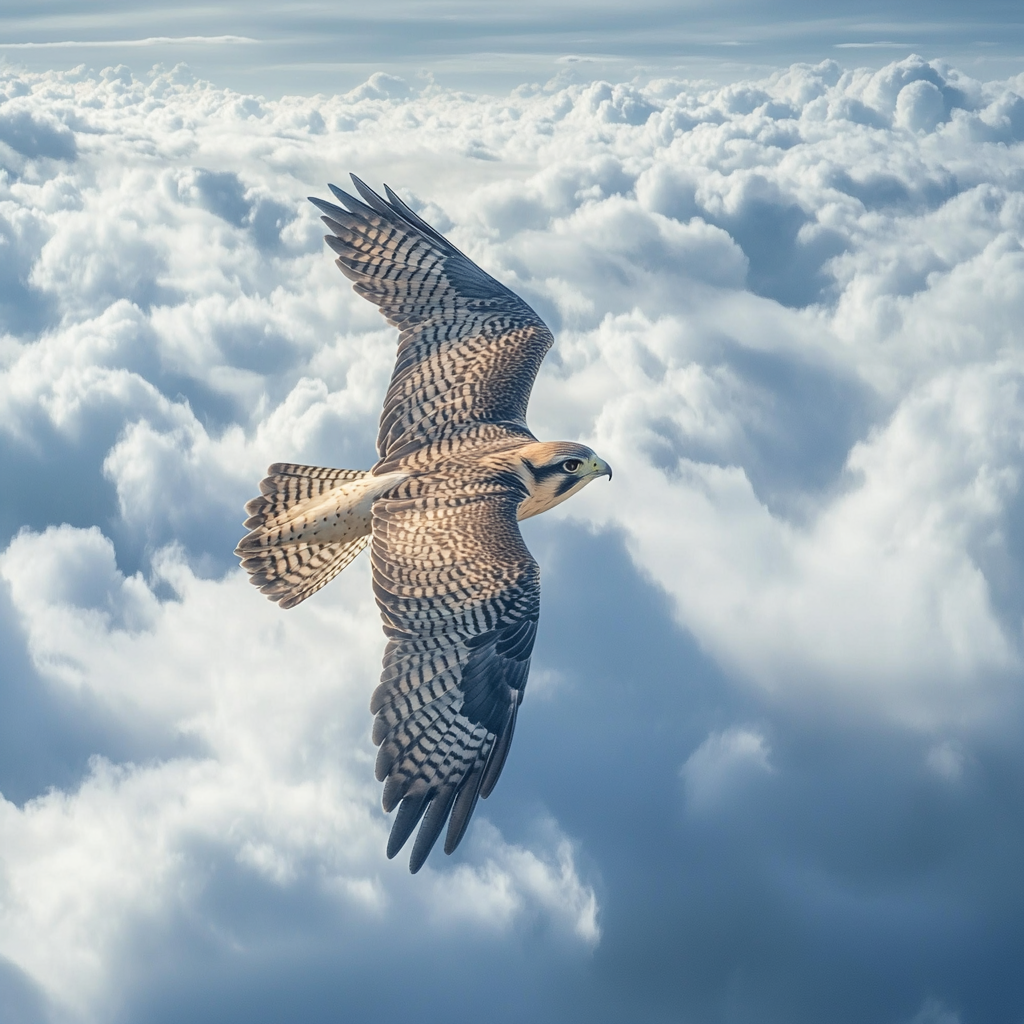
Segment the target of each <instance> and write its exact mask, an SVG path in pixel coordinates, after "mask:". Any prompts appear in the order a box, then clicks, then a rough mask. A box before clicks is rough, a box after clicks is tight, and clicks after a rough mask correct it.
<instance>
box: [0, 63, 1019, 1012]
mask: <svg viewBox="0 0 1024 1024" xmlns="http://www.w3.org/2000/svg"><path fill="white" fill-rule="evenodd" d="M1022 111H1024V83H1022V81H1021V80H1020V79H1012V80H1009V81H1004V82H992V83H982V82H979V81H975V80H973V79H971V78H968V77H967V76H965V75H964V74H962V73H960V72H958V71H957V70H955V69H953V68H951V67H949V66H947V65H945V64H942V63H940V62H930V61H926V60H924V59H922V58H920V57H910V58H908V59H906V60H902V61H899V62H896V63H894V64H891V65H889V66H888V67H886V68H884V69H882V70H881V71H877V72H872V71H867V70H855V71H850V70H845V69H843V68H841V67H840V66H839V65H837V64H835V63H833V62H831V61H826V62H824V63H821V64H818V65H815V66H807V65H796V66H793V67H791V68H789V69H788V70H785V71H780V72H778V73H776V74H774V75H772V76H770V77H767V78H765V79H763V80H760V81H742V82H733V83H731V84H729V85H726V86H722V87H716V86H711V85H708V84H707V83H693V82H686V81H676V80H670V79H658V80H654V81H648V82H646V83H640V82H633V83H616V84H610V83H605V82H592V83H580V82H575V81H573V80H571V78H569V77H565V78H560V79H556V80H554V81H552V82H550V83H548V84H547V85H544V86H539V85H524V86H521V87H519V88H517V89H515V90H513V91H512V92H510V93H508V94H507V95H504V96H501V97H487V96H472V95H467V94H464V93H456V92H451V91H448V90H445V89H443V88H440V87H437V86H435V85H423V84H422V83H420V84H418V85H413V84H410V83H409V82H408V81H404V80H402V79H400V78H397V77H395V76H393V75H387V74H383V73H378V74H375V75H373V76H372V77H370V78H369V80H368V81H367V82H365V83H364V84H363V85H361V86H359V87H357V88H355V89H353V90H351V91H350V92H348V93H344V94H340V95H336V96H324V95H318V96H314V97H302V96H289V97H285V98H283V99H281V100H275V101H270V100H266V99H264V98H261V97H254V96H248V95H243V94H239V93H236V92H233V91H231V90H226V89H221V88H218V87H216V86H215V85H211V84H209V83H205V82H199V81H196V80H194V79H193V77H192V76H191V75H190V74H189V73H188V72H187V69H184V68H176V69H174V70H173V71H165V70H155V71H154V72H153V73H151V74H149V75H143V76H141V77H140V76H137V75H134V74H133V73H132V72H131V71H130V70H129V69H127V68H124V67H118V68H109V69H107V70H105V71H103V72H101V73H99V74H93V73H90V72H87V71H85V70H84V69H79V70H76V71H75V72H72V73H67V74H57V73H48V74H38V75H36V74H30V73H28V72H19V71H16V70H12V69H11V68H9V67H3V68H0V163H2V165H3V172H2V175H0V257H2V258H0V287H2V291H0V437H2V442H0V473H2V475H3V479H4V480H5V481H7V486H6V488H5V497H4V501H3V503H2V510H0V533H2V536H0V552H2V553H0V638H2V641H3V643H4V649H5V668H4V670H3V672H4V676H3V683H2V686H0V741H2V742H0V747H2V748H3V749H2V751H0V792H2V793H3V795H4V798H5V799H4V801H3V803H2V804H0V834H2V840H0V851H2V852H0V918H2V920H3V927H2V928H0V958H2V959H0V993H2V994H3V995H2V998H3V999H5V1000H7V1004H5V1003H2V1002H0V1005H8V1004H9V1005H10V1006H15V1007H18V1011H17V1012H18V1013H20V1014H21V1015H22V1017H23V1018H24V1019H26V1020H58V1021H64V1020H67V1021H75V1022H79V1021H93V1020H115V1021H118V1020H132V1021H146V1022H150V1021H151V1022H157V1021H164V1020H168V1021H170V1020H180V1019H185V1018H187V1019H196V1020H214V1019H216V1020H231V1019H246V1020H262V1019H280V1018H283V1017H290V1016H298V1017H302V1018H303V1019H317V1018H318V1016H320V1017H323V1016H324V1015H325V1014H328V1009H330V1014H333V1016H337V1012H338V1006H339V1005H343V1006H344V1007H345V1009H346V1010H347V1011H348V1015H350V1016H353V1018H357V1017H359V1018H361V1017H362V1016H365V1015H366V1013H368V1012H369V1008H371V1007H373V1008H374V1010H375V1012H377V1013H378V1014H382V1015H388V1014H391V1015H395V1016H397V1015H399V1014H401V1013H403V1012H405V1010H406V1009H407V1006H408V1001H409V1000H411V999H413V998H414V995H413V993H415V999H416V1000H418V1002H419V1004H420V1005H422V1006H423V1007H424V1008H425V1009H424V1015H425V1016H426V1017H427V1018H428V1019H430V1018H432V1017H433V1018H437V1019H442V1018H445V1019H447V1018H452V1017H453V1015H454V1017H455V1018H458V1017H460V1015H462V1016H464V1015H465V1014H466V1013H467V1012H473V1013H477V1014H478V1015H482V1016H483V1017H484V1019H488V1020H506V1019H507V1020H510V1021H511V1020H523V1019H539V1020H540V1019H559V1020H575V1019H579V1020H583V1019H585V1020H588V1021H601V1020H608V1021H616V1020H622V1019H630V1020H634V1019H635V1020H648V1019H651V1020H653V1019H667V1018H671V1019H700V1020H706V1019H736V1020H750V1019H756V1020H766V1021H772V1020H815V1019H855V1020H865V1019H871V1020H882V1021H886V1020H888V1021H894V1022H895V1021H906V1020H915V1019H919V1020H922V1021H924V1020H946V1019H949V1020H954V1019H963V1020H965V1021H966V1020H971V1019H1009V1018H1011V1017H1012V1016H1013V1015H1019V1013H1020V1010H1021V1005H1022V998H1024V992H1022V990H1021V987H1020V982H1019V979H1017V977H1016V976H1017V973H1018V971H1017V965H1015V964H1014V963H1012V962H1011V960H1012V958H1009V957H1008V956H1007V955H1006V952H1005V951H1006V950H1008V949H1014V948H1017V947H1018V946H1019V940H1020V938H1021V937H1020V934H1019V932H1020V925H1019V922H1020V920H1022V919H1024V917H1022V916H1021V909H1022V908H1021V894H1020V891H1019V888H1020V887H1019V884H1018V883H1017V880H1016V874H1017V872H1016V870H1015V868H1014V865H1015V864H1017V863H1019V859H1020V855H1022V854H1024V815H1022V814H1021V813H1020V810H1019V808H1017V807H1016V805H1015V804H1012V801H1011V802H1009V803H1008V801H1007V798H1006V794H1007V793H1011V792H1016V791H1017V789H1018V788H1019V782H1020V780H1021V778H1022V777H1024V760H1022V759H1021V757H1020V754H1019V751H1018V750H1017V745H1018V744H1017V743H1016V736H1017V735H1018V734H1019V726H1020V724H1021V707H1020V697H1019V692H1020V682H1021V669H1022V666H1021V659H1022V656H1024V643H1022V640H1024V637H1022V635H1021V631H1022V621H1024V600H1022V598H1021V593H1022V583H1024V546H1022V544H1021V540H1020V536H1019V534H1020V510H1021V507H1022V504H1021V502H1022V497H1021V495H1022V491H1021V484H1022V479H1021V466H1022V461H1021V460H1022V445H1024V420H1022V414H1021V407H1022V402H1021V388H1022V381H1024V359H1022V348H1021V342H1020V337H1019V333H1020V329H1019V325H1020V323H1021V322H1022V319H1024V297H1022V296H1024V291H1022V289H1021V287H1020V280H1021V275H1022V272H1024V257H1022V251H1024V250H1022V247H1021V246H1022V237H1024V193H1022V187H1024V186H1022V183H1024V174H1022V164H1024V114H1022ZM347 170H354V171H356V172H357V173H359V174H360V175H361V176H362V177H364V178H366V179H367V180H368V181H369V182H371V183H373V184H376V183H378V182H379V181H380V180H382V179H384V180H387V181H388V182H389V184H391V185H392V186H393V187H395V188H397V189H398V190H399V191H400V192H402V193H403V194H404V195H405V196H407V197H408V199H409V201H410V202H411V203H412V205H413V206H414V207H415V208H416V209H418V210H420V211H421V212H422V213H423V215H424V216H425V217H427V218H428V219H430V220H431V221H432V222H433V223H435V224H437V225H438V226H439V227H440V228H441V229H443V230H444V231H445V232H446V233H448V234H449V235H450V237H451V238H452V240H453V241H454V242H455V244H457V245H458V246H459V247H460V248H462V249H463V250H464V251H465V252H467V253H468V254H469V255H470V256H472V257H473V258H474V259H476V260H477V261H478V262H479V263H480V264H481V265H482V266H484V267H485V268H486V269H487V270H488V271H489V272H491V273H493V274H495V275H496V276H498V277H499V278H501V279H502V280H503V281H505V282H507V283H508V284H509V285H510V286H512V287H514V288H516V289H517V290H518V291H519V292H520V293H521V294H522V295H523V296H524V297H525V298H526V299H527V300H528V301H530V302H531V303H532V304H533V305H534V306H535V308H536V309H537V310H538V311H539V312H540V313H541V314H542V315H543V316H544V317H545V319H546V320H547V321H548V322H549V323H550V324H551V326H552V328H553V330H554V332H555V335H556V345H555V348H554V350H553V351H552V353H551V355H550V356H549V358H548V360H547V362H546V363H545V366H544V368H543V370H542V373H541V376H540V379H539V380H538V382H537V387H536V389H535V392H534V397H533V400H532V404H531V408H530V421H531V425H532V426H533V428H534V430H535V432H536V433H537V434H538V435H539V436H542V437H566V438H579V439H582V440H585V441H587V442H588V443H592V444H593V445H594V446H595V447H596V448H597V450H598V451H599V452H600V453H601V454H602V455H603V456H605V457H606V458H607V459H608V460H609V462H611V463H612V465H613V466H614V467H615V477H614V481H613V483H612V484H605V483H601V484H596V485H595V486H594V487H592V488H589V489H588V490H587V491H586V492H585V493H584V494H583V495H581V496H579V497H577V498H574V499H573V501H572V502H569V503H567V504H566V505H564V506H561V507H560V508H559V510H558V511H556V512H554V513H552V515H551V516H549V517H543V519H542V520H540V521H537V522H532V521H531V522H530V523H529V524H527V526H526V529H525V530H524V532H525V533H526V535H527V538H528V541H529V543H530V544H531V546H532V548H533V549H534V551H535V552H536V554H537V556H538V558H539V560H540V561H541V564H542V566H543V569H544V573H545V577H544V579H545V583H544V586H545V605H544V616H543V621H542V631H541V635H540V638H539V642H538V647H537V652H536V658H535V666H534V677H535V682H537V683H538V684H539V685H538V686H537V687H536V692H533V691H532V690H531V694H530V696H529V699H528V700H527V701H526V703H525V704H524V706H523V712H522V719H521V721H520V725H519V727H518V735H517V739H516V746H515V748H514V750H513V754H512V757H511V760H510V762H509V766H508V768H507V770H506V775H505V777H504V778H503V780H502V784H501V786H500V787H499V788H498V789H497V790H496V792H495V794H494V796H493V797H492V798H491V800H489V801H488V803H487V804H486V805H485V806H484V807H483V808H482V809H481V811H479V812H478V820H477V821H475V823H474V825H473V828H472V829H471V832H470V834H469V836H468V838H467V842H466V843H465V844H464V848H460V850H459V851H458V853H457V855H456V856H455V857H454V858H453V859H451V860H447V859H446V858H444V857H443V856H442V855H440V854H435V855H434V857H433V859H432V860H431V861H430V862H429V863H428V866H427V869H426V870H425V871H424V872H423V873H422V874H421V875H418V876H416V877H415V878H410V877H409V876H408V874H407V873H406V869H405V866H404V864H403V863H400V862H396V863H389V862H388V861H387V860H386V859H385V858H384V856H383V847H384V837H385V835H386V829H387V820H386V818H385V817H384V815H383V814H382V813H381V812H380V810H379V793H378V786H377V784H376V783H375V782H374V781H373V777H372V774H373V773H372V761H373V753H374V750H373V747H372V744H371V743H370V741H369V729H368V725H369V715H368V712H367V711H366V703H367V700H368V696H369V692H370V690H371V689H372V683H373V680H374V678H375V676H376V674H377V671H378V661H379V656H380V651H381V636H380V632H379V622H378V616H377V612H376V609H375V607H374V605H373V602H372V599H371V595H370V591H369V586H368V568H367V566H366V564H365V562H362V561H358V562H356V563H355V564H353V566H352V567H351V568H349V569H348V570H346V572H345V574H344V576H343V577H342V578H341V579H340V580H339V581H338V582H337V583H335V584H332V586H331V587H330V588H329V589H328V590H327V591H325V592H324V593H322V594H319V595H317V597H316V598H314V599H313V600H312V601H310V602H309V603H308V604H305V605H303V606H302V607H301V608H299V609H297V610H295V611H293V612H289V613H282V612H281V611H280V610H279V609H278V608H276V607H274V606H272V605H270V604H269V603H268V602H266V601H264V600H263V599H262V598H260V596H259V595H258V594H256V593H255V591H253V589H252V588H251V587H249V586H248V584H247V582H246V581H245V580H244V579H243V577H242V574H241V573H240V571H239V570H238V569H237V567H236V564H235V560H234V558H233V556H232V555H231V551H232V548H233V546H234V544H235V543H236V541H237V539H238V537H239V534H240V526H239V520H240V518H241V506H242V504H243V503H244V501H245V500H246V499H247V498H248V497H251V496H252V494H253V493H254V489H255V484H256V482H257V481H258V479H259V477H260V475H261V473H262V471H263V469H264V467H265V466H266V465H267V463H269V462H271V461H275V460H278V459H289V460H297V461H309V462H317V463H324V464H333V465H339V466H351V467H365V466H368V465H370V464H371V463H372V461H373V459H374V453H373V438H374V434H375V425H376V417H377V414H378V412H379V407H380V400H381V396H382V394H383V392H384V389H385V387H386V384H387V380H388V376H389V374H390V371H391V365H392V361H393V357H394V336H393V332H392V331H391V330H390V329H388V328H386V327H385V326H384V325H383V324H382V322H381V321H380V319H379V316H378V315H377V313H376V312H375V311H374V310H373V309H372V308H371V307H370V306H369V304H367V303H365V302H364V301H363V300H361V299H359V298H358V297H357V296H355V295H354V294H353V293H352V292H351V290H350V289H349V288H348V286H347V284H346V282H345V281H344V280H343V279H342V278H341V276H340V275H339V274H338V273H337V271H336V268H335V267H334V266H333V265H332V261H331V259H330V258H329V256H328V255H327V254H325V253H324V252H323V251H322V245H321V242H320V236H321V231H320V226H319V224H318V221H317V217H316V211H315V210H314V209H313V207H312V206H310V205H309V204H308V203H306V202H305V199H304V197H305V196H306V195H308V194H321V195H322V194H324V183H325V182H326V181H328V180H330V181H335V182H337V183H338V184H341V185H343V186H344V185H345V178H344V173H345V172H346V171H347ZM1011 804H1012V806H1011ZM879 935H882V936H884V937H885V938H884V941H878V936H879ZM979 935H985V936H988V938H987V939H986V940H985V941H984V942H982V941H980V940H978V939H977V936H979ZM968 947H970V948H968ZM981 961H983V962H984V963H985V965H986V967H985V972H982V973H979V971H978V970H977V965H978V963H979V962H981ZM382 964H383V965H385V966H384V967H383V968H382V967H381V965H382ZM389 972H390V973H389ZM780 978H781V979H787V980H784V981H781V982H780V980H779V979H780ZM395 979H400V981H398V982H396V981H395ZM496 994H497V995H496ZM495 999H498V1000H499V1002H500V1003H501V1007H503V1009H498V1010H496V1009H495ZM274 1000H283V1002H281V1003H280V1004H278V1003H276V1002H275V1001H274ZM225 1007H229V1009H225ZM282 1007H284V1008H283V1009H282ZM403 1008H405V1009H403ZM364 1011H365V1012H364ZM627 1011H628V1012H627ZM275 1014H276V1016H275ZM330 1014H328V1015H330ZM268 1015H269V1016H268ZM915 1015H916V1016H915Z"/></svg>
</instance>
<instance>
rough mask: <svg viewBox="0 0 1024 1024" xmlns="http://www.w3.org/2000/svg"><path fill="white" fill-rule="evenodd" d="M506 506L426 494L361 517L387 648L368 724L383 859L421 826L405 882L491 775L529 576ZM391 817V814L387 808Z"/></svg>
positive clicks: (525, 634) (512, 703) (534, 582)
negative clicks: (366, 525) (369, 528)
mask: <svg viewBox="0 0 1024 1024" xmlns="http://www.w3.org/2000/svg"><path fill="white" fill-rule="evenodd" d="M518 500H519V496H518V495H494V494H491V495H487V496H486V497H484V498H480V497H467V496H466V495H464V494H463V495H447V496H439V495H437V494H434V495H430V494H427V495H426V496H421V497H418V498H414V499H387V498H385V499H382V500H380V501H378V502H377V503H376V504H375V506H374V519H373V547H372V549H371V550H372V563H373V582H374V594H375V596H376V598H377V603H378V605H379V607H380V609H381V613H382V616H383V618H384V631H385V633H386V634H387V636H388V645H387V649H386V651H385V654H384V667H383V672H382V674H381V682H380V685H379V686H378V687H377V689H376V691H375V692H374V694H373V699H372V701H371V704H370V710H371V711H372V712H373V713H374V714H375V715H376V719H375V721H374V730H373V739H374V742H375V743H376V744H378V745H379V747H380V749H379V752H378V755H377V766H376V774H377V779H378V780H379V781H381V782H384V795H383V804H384V809H385V811H390V810H392V809H393V808H394V807H396V806H398V813H397V815H396V816H395V822H394V825H393V826H392V831H391V837H390V839H389V842H388V856H389V857H393V856H394V855H395V854H396V853H397V852H398V851H399V850H400V849H401V848H402V846H403V845H404V844H405V842H406V840H407V839H408V838H409V836H410V835H411V834H412V832H413V830H414V829H415V828H416V826H417V824H419V823H420V821H421V819H422V824H421V825H420V830H419V833H418V834H417V836H416V841H415V843H414V844H413V851H412V856H411V859H410V865H409V866H410V868H411V870H412V871H413V872H415V871H418V870H419V868H420V867H421V866H422V864H423V862H424V861H425V860H426V857H427V854H428V853H429V852H430V850H431V848H432V847H433V845H434V843H435V841H436V840H437V837H438V836H439V835H440V833H441V830H442V828H443V827H444V824H445V821H446V820H448V822H449V824H448V833H447V836H446V839H445V846H444V848H445V852H446V853H451V852H452V851H453V850H454V849H455V847H456V846H458V844H459V842H460V840H461V839H462V836H463V835H464V834H465V830H466V827H467V825H468V823H469V819H470V816H471V815H472V813H473V810H474V808H475V806H476V802H477V800H478V799H479V798H480V797H484V798H486V797H487V796H488V795H489V794H490V793H491V791H492V790H493V788H494V785H495V783H496V782H497V780H498V776H499V775H500V774H501V769H502V767H503V765H504V762H505V758H506V756H507V754H508V749H509V745H510V744H511V742H512V734H513V732H514V730H515V723H516V715H517V712H518V708H519V704H520V702H521V701H522V697H523V692H524V689H525V687H526V679H527V675H528V674H529V670H530V655H531V653H532V651H533V644H534V639H535V637H536V634H537V620H538V617H539V614H540V574H539V569H538V567H537V563H536V562H535V561H534V559H533V557H532V556H531V555H530V553H529V551H528V550H527V549H526V545H525V544H524V543H523V540H522V536H521V535H520V533H519V528H518V525H517V523H516V519H515V512H516V505H517V502H518ZM399 805H400V806H399Z"/></svg>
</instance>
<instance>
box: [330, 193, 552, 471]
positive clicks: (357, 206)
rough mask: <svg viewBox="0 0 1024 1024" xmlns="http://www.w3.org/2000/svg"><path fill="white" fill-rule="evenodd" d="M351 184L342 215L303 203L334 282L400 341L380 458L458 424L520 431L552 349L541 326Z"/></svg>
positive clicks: (394, 199) (389, 204) (515, 299)
mask: <svg viewBox="0 0 1024 1024" xmlns="http://www.w3.org/2000/svg"><path fill="white" fill-rule="evenodd" d="M352 180H353V182H354V183H355V186H356V189H357V190H358V192H359V194H360V195H361V196H362V200H363V201H360V200H359V199H356V198H355V197H354V196H351V195H349V194H348V193H347V192H343V191H342V190H341V189H339V188H336V187H335V186H334V185H331V186H330V188H331V191H332V192H333V193H334V195H335V197H336V198H337V199H338V200H339V201H340V202H341V203H342V204H343V205H344V207H345V209H342V207H340V206H335V205H334V204H333V203H327V202H324V201H323V200H321V199H314V198H312V197H310V201H311V202H312V203H314V204H315V205H316V206H317V208H318V209H319V210H320V211H321V212H322V213H323V214H324V217H323V220H324V222H325V223H326V224H327V226H328V228H330V230H331V232H332V233H331V234H330V235H327V236H326V241H327V244H328V245H330V247H331V248H332V249H333V250H334V251H335V252H336V253H337V256H338V258H337V264H338V266H339V268H340V269H341V271H342V273H343V274H345V276H346V277H348V278H349V279H350V280H351V281H352V282H353V284H354V287H355V290H356V292H358V293H359V294H360V295H362V296H363V297H364V298H367V299H369V300H370V301H371V302H373V303H374V304H375V305H377V306H378V307H379V308H380V311H381V312H382V313H383V314H384V316H385V317H386V318H387V320H388V323H390V324H393V325H394V326H396V327H398V329H399V331H400V332H401V334H400V337H399V343H398V357H397V362H396V364H395V370H394V374H393V376H392V378H391V385H390V387H389V389H388V393H387V396H386V398H385V400H384V409H383V412H382V413H381V420H380V430H379V433H378V437H377V451H378V455H379V456H380V458H381V459H385V458H387V457H388V456H389V455H393V454H394V453H396V452H397V451H398V450H399V449H405V450H407V449H408V448H409V447H415V446H417V445H419V444H422V443H426V442H429V441H432V440H436V439H438V438H442V437H447V436H451V435H452V434H453V433H454V432H457V430H458V427H459V426H460V425H461V424H465V423H482V422H483V423H502V424H509V425H512V426H514V427H518V428H519V429H521V430H524V431H525V430H526V407H527V404H528V402H529V399H530V390H531V388H532V387H533V382H534V380H535V379H536V376H537V371H538V369H539V368H540V364H541V361H542V360H543V358H544V355H545V353H546V352H547V351H548V349H549V348H550V347H551V343H552V336H551V332H550V331H549V330H548V328H547V326H546V325H545V324H544V322H543V320H541V319H540V317H539V316H538V315H537V314H536V313H535V312H534V311H533V310H532V309H531V308H530V306H529V305H527V304H526V303H525V302H524V301H523V300H522V299H521V298H519V296H518V295H516V294H515V293H514V292H512V291H510V290H509V289H508V288H506V287H505V286H504V285H502V284H500V283H499V282H498V281H496V280H495V279H494V278H493V277H491V276H490V275H489V274H487V273H485V272H484V271H483V270H481V269H480V268H479V267H478V266H477V265H476V264H475V263H473V261H472V260H470V259H469V258H468V257H467V256H465V255H464V254H463V253H461V252H459V250H458V249H456V248H455V246H454V245H452V244H451V243H450V242H449V241H447V239H445V238H444V237H443V236H442V235H441V234H439V233H438V232H437V231H435V230H434V229H433V228H432V227H430V225H429V224H427V223H426V222H425V221H424V220H422V219H421V218H420V217H419V216H417V215H416V214H415V213H413V211H412V210H410V209H409V207H408V206H406V205H405V203H403V202H402V200H401V199H399V198H398V196H396V195H395V194H394V193H393V192H392V191H391V189H389V188H387V187H386V186H385V190H386V192H387V196H388V198H387V200H385V199H383V198H381V197H380V196H379V195H377V193H375V192H374V191H373V190H372V189H370V188H368V187H367V186H366V185H365V184H364V183H363V182H361V181H360V180H359V179H358V178H357V177H355V175H353V176H352Z"/></svg>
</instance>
